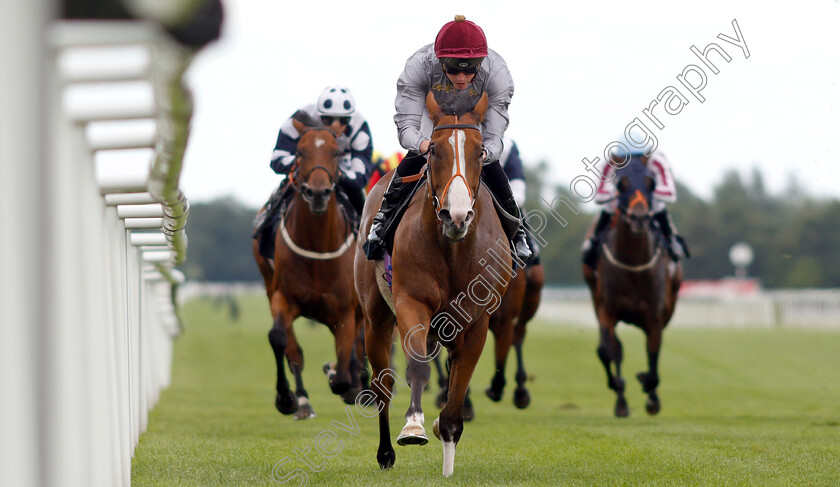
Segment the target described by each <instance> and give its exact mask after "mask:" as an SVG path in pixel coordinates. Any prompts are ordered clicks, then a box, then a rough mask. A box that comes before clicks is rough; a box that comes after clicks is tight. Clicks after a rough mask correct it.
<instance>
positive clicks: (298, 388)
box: [286, 325, 315, 419]
mask: <svg viewBox="0 0 840 487" xmlns="http://www.w3.org/2000/svg"><path fill="white" fill-rule="evenodd" d="M286 361H287V362H288V363H289V371H291V373H292V374H293V375H294V376H295V395H296V396H297V403H298V410H297V412H295V416H294V418H295V419H308V418H314V417H315V410H314V409H313V408H312V404H311V403H310V402H309V393H308V392H306V389H305V388H304V387H303V349H302V348H300V344H299V343H298V341H297V337H296V336H295V329H294V326H293V325H290V326H289V327H288V333H287V334H286Z"/></svg>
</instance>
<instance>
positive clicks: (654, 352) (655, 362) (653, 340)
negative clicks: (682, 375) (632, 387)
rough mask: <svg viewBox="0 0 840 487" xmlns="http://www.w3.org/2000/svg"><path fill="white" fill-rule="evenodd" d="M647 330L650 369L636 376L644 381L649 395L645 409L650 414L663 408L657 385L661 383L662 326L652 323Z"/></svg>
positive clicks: (643, 383) (640, 380) (643, 388)
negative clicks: (660, 350) (657, 392)
mask: <svg viewBox="0 0 840 487" xmlns="http://www.w3.org/2000/svg"><path fill="white" fill-rule="evenodd" d="M649 328H650V329H649V330H647V333H646V335H647V358H648V371H647V372H639V373H638V374H636V377H637V378H638V379H639V382H641V383H642V390H644V391H645V393H646V394H647V395H648V399H647V402H646V403H645V409H646V410H647V412H648V414H656V413H658V412H659V410H660V409H661V408H662V404H661V403H660V402H659V396H658V395H657V394H656V387H657V386H658V385H659V349H660V347H661V346H662V326H661V325H658V324H657V325H652V326H650V327H649Z"/></svg>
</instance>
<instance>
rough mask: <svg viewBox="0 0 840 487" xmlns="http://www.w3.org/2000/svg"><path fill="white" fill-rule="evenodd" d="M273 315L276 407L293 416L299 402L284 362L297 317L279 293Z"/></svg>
mask: <svg viewBox="0 0 840 487" xmlns="http://www.w3.org/2000/svg"><path fill="white" fill-rule="evenodd" d="M271 313H272V315H273V316H274V325H273V326H272V328H271V331H269V332H268V341H269V343H270V344H271V348H272V349H273V350H274V361H275V363H276V365H277V385H276V390H277V396H276V397H275V399H274V406H275V407H276V408H277V410H278V411H280V412H281V413H283V414H292V413H294V412H296V411H297V410H298V401H297V397H296V396H295V393H294V392H292V390H291V389H290V388H289V382H288V380H286V370H285V365H284V363H283V362H284V357H285V355H286V347H287V344H288V336H289V330H290V329H291V323H292V321H293V320H294V319H295V317H296V316H295V312H294V311H293V310H292V309H291V306H290V305H289V303H288V302H287V301H286V300H285V298H283V296H282V294H280V293H279V292H275V293H274V294H273V295H272V296H271Z"/></svg>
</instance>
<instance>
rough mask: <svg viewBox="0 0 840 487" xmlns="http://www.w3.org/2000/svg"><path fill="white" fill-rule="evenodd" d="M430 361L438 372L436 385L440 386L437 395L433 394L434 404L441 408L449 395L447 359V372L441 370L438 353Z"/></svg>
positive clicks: (447, 366)
mask: <svg viewBox="0 0 840 487" xmlns="http://www.w3.org/2000/svg"><path fill="white" fill-rule="evenodd" d="M426 350H429V346H428V345H427V348H426ZM432 362H433V363H434V364H435V370H436V371H437V374H438V386H439V387H440V391H439V392H438V395H437V396H435V406H437V407H438V408H442V407H443V406H444V404H446V398H447V396H448V395H449V372H448V370H449V361H448V360H447V362H446V369H447V372H446V373H444V372H443V367H441V365H440V353H438V354H436V355H435V358H434V359H432Z"/></svg>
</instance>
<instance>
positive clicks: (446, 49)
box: [435, 15, 487, 59]
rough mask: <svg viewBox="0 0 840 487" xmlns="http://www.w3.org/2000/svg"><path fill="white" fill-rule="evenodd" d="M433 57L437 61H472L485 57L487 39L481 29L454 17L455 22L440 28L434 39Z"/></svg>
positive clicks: (464, 18) (463, 18) (464, 19)
mask: <svg viewBox="0 0 840 487" xmlns="http://www.w3.org/2000/svg"><path fill="white" fill-rule="evenodd" d="M435 55H436V56H437V57H438V59H442V58H459V59H472V58H483V57H486V56H487V38H486V37H484V31H483V30H481V27H479V26H477V25H475V24H474V23H472V22H470V21H469V20H467V19H466V17H464V16H463V15H456V16H455V20H453V21H452V22H447V23H446V24H445V25H444V26H443V27H441V29H440V32H438V35H437V37H436V38H435Z"/></svg>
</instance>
